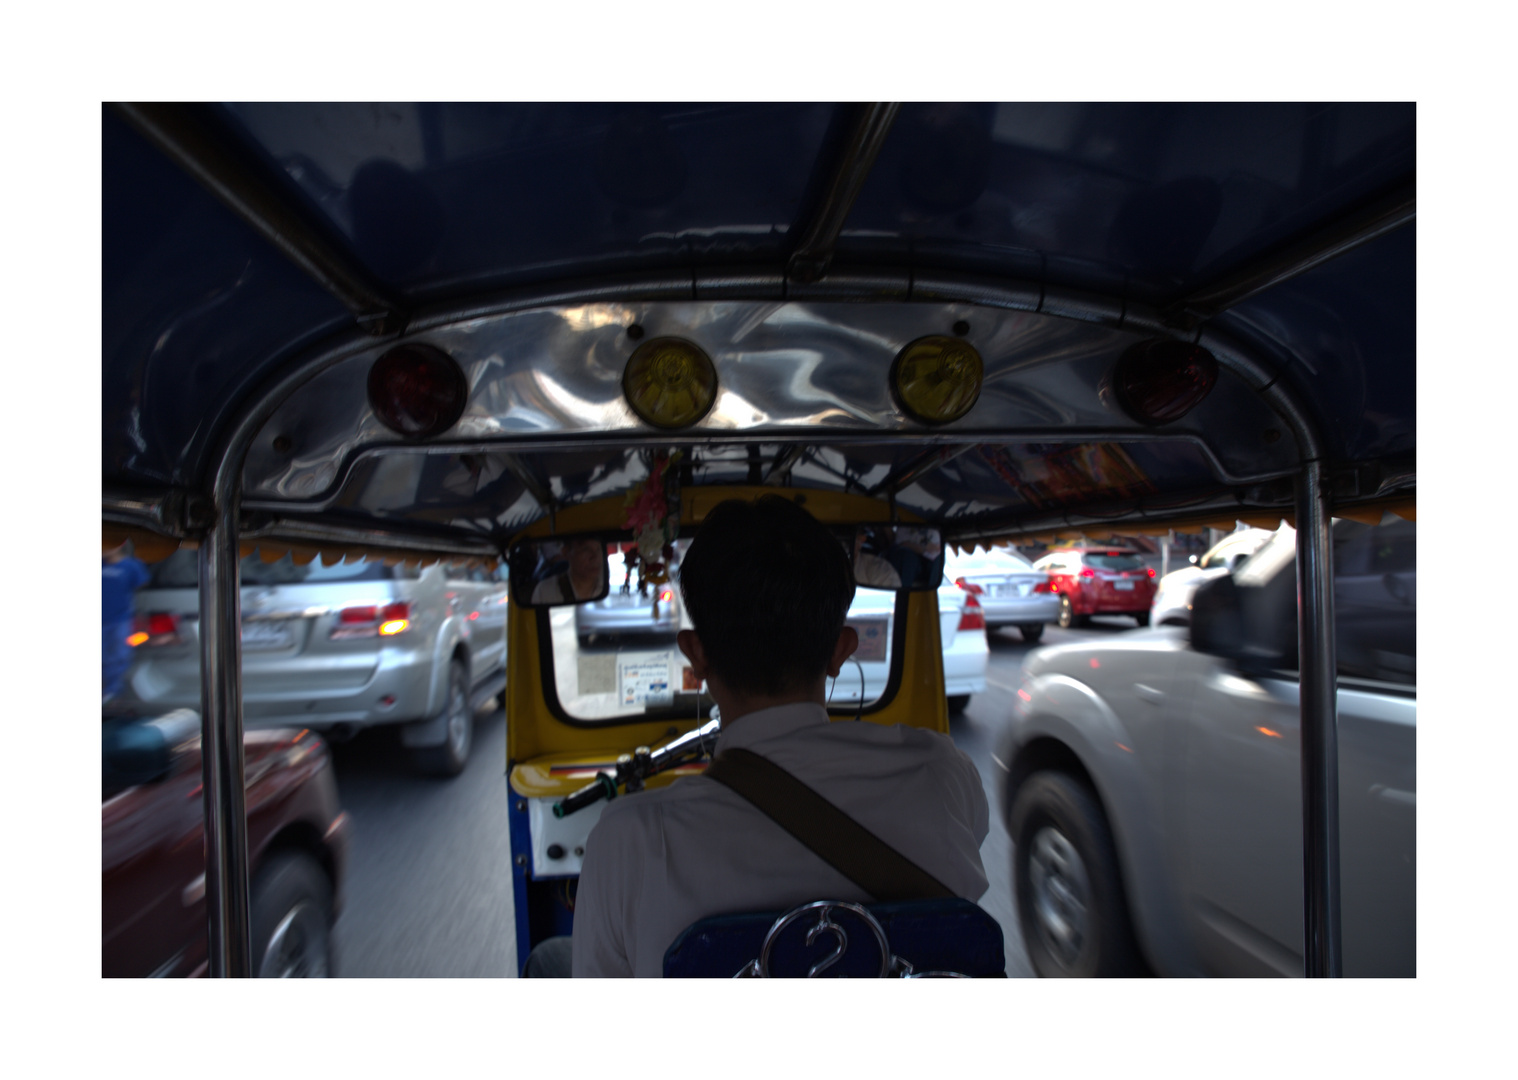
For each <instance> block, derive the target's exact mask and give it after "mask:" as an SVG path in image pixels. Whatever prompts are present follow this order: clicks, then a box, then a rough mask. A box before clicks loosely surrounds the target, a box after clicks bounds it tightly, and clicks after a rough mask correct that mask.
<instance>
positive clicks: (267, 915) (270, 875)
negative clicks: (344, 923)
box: [250, 851, 337, 979]
mask: <svg viewBox="0 0 1518 1080" xmlns="http://www.w3.org/2000/svg"><path fill="white" fill-rule="evenodd" d="M250 903H251V911H250V922H251V929H252V934H251V937H252V944H253V974H254V975H256V976H258V977H259V978H264V979H329V978H334V977H336V975H337V967H336V965H335V964H334V963H333V957H332V883H331V882H330V881H328V880H327V875H326V872H325V871H323V870H322V868H321V866H320V864H318V863H317V861H316V859H315V858H313V857H312V856H311V855H309V854H307V853H306V852H304V851H285V852H280V853H279V854H276V855H275V856H274V857H273V858H271V859H270V860H269V862H268V863H267V864H265V865H264V867H263V869H262V870H260V871H259V872H258V876H257V878H255V879H254V881H253V888H252V890H251V896H250Z"/></svg>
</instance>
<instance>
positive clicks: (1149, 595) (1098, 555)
mask: <svg viewBox="0 0 1518 1080" xmlns="http://www.w3.org/2000/svg"><path fill="white" fill-rule="evenodd" d="M1033 569H1035V570H1042V571H1044V572H1045V573H1047V574H1048V575H1049V584H1050V587H1051V588H1053V589H1054V591H1055V592H1057V593H1059V597H1060V607H1059V624H1060V625H1061V626H1065V627H1070V626H1083V625H1085V624H1086V623H1087V622H1088V621H1089V620H1090V618H1091V616H1093V615H1132V616H1133V618H1134V619H1135V620H1136V621H1137V622H1138V624H1139V625H1140V626H1148V625H1149V609H1150V608H1151V607H1153V606H1154V590H1155V582H1154V570H1153V569H1152V568H1151V567H1148V566H1145V565H1144V560H1143V556H1142V555H1141V554H1140V553H1139V552H1137V551H1132V550H1129V549H1126V548H1114V547H1074V548H1061V549H1060V550H1059V551H1051V552H1049V554H1047V555H1045V556H1044V557H1043V558H1042V559H1039V560H1038V561H1037V562H1036V563H1034V564H1033Z"/></svg>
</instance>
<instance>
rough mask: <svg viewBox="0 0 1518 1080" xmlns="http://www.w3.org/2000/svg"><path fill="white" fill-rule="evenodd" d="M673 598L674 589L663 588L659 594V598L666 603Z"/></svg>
mask: <svg viewBox="0 0 1518 1080" xmlns="http://www.w3.org/2000/svg"><path fill="white" fill-rule="evenodd" d="M674 598H675V591H674V590H673V589H665V590H664V591H663V592H661V593H660V594H659V599H660V600H663V601H664V602H665V603H666V604H667V603H669V602H670V601H671V600H673V599H674Z"/></svg>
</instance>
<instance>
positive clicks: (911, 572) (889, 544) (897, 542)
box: [852, 525, 944, 592]
mask: <svg viewBox="0 0 1518 1080" xmlns="http://www.w3.org/2000/svg"><path fill="white" fill-rule="evenodd" d="M852 551H853V565H854V582H855V584H857V585H861V586H863V587H864V588H867V589H904V590H907V591H909V592H926V591H928V590H930V589H936V588H938V586H939V585H940V584H941V583H942V581H943V563H944V550H943V538H942V537H941V536H940V535H939V532H938V530H937V529H930V528H925V527H923V526H918V525H861V526H859V528H858V529H856V530H855V531H854V544H853V549H852Z"/></svg>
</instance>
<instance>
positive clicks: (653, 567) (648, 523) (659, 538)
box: [622, 450, 682, 595]
mask: <svg viewBox="0 0 1518 1080" xmlns="http://www.w3.org/2000/svg"><path fill="white" fill-rule="evenodd" d="M681 457H682V453H681V451H679V450H676V451H675V452H674V453H672V454H666V453H662V452H661V453H659V454H657V455H655V457H654V460H653V464H652V465H651V466H650V467H649V472H648V479H646V480H644V481H643V483H642V484H640V485H638V486H637V487H635V488H633V489H632V490H631V491H629V492H628V493H627V498H626V500H625V502H624V505H625V506H626V507H627V514H626V516H625V517H624V519H623V521H622V527H623V528H625V529H631V530H632V534H633V543H634V544H635V545H636V546H637V552H638V562H639V574H638V593H639V595H643V593H644V590H645V588H646V587H647V586H648V585H662V584H664V583H665V582H666V581H668V580H669V564H670V562H671V560H673V559H674V557H675V546H674V545H675V536H676V535H677V534H678V533H679V531H680V471H679V469H677V468H675V466H676V465H678V464H679V463H680V459H681ZM629 554H630V553H629Z"/></svg>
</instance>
